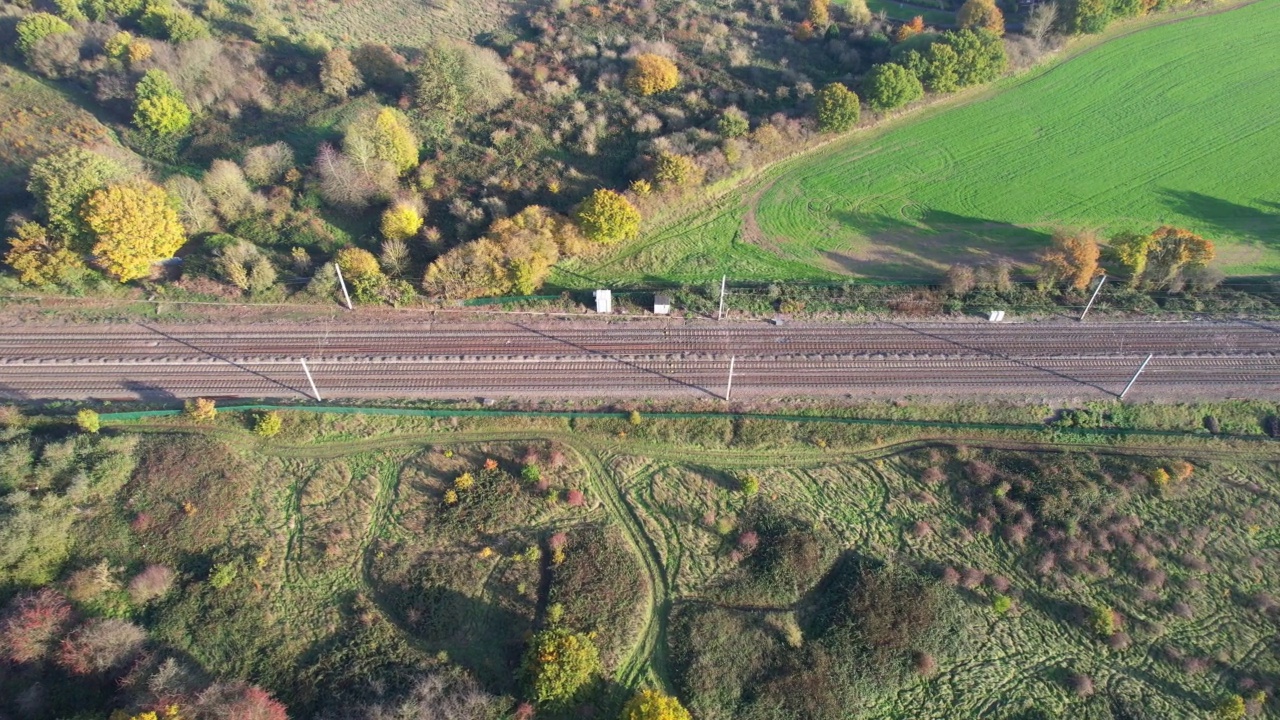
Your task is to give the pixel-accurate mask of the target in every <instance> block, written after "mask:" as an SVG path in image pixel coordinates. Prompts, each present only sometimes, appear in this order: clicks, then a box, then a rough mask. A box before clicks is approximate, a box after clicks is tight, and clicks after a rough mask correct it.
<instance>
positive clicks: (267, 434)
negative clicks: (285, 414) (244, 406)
mask: <svg viewBox="0 0 1280 720" xmlns="http://www.w3.org/2000/svg"><path fill="white" fill-rule="evenodd" d="M283 427H284V420H283V418H281V417H280V413H278V412H275V411H274V410H273V411H269V412H264V413H259V414H258V415H257V416H255V417H254V420H253V432H254V434H256V435H258V436H259V437H264V438H273V437H275V436H276V435H279V434H280V430H281V428H283Z"/></svg>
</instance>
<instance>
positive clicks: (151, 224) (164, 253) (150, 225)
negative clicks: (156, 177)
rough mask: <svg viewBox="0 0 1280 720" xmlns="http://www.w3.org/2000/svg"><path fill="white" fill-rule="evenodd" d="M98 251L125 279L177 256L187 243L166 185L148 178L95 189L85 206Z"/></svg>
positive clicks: (107, 265) (107, 266) (114, 274)
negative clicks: (169, 198) (153, 182)
mask: <svg viewBox="0 0 1280 720" xmlns="http://www.w3.org/2000/svg"><path fill="white" fill-rule="evenodd" d="M84 221H85V225H87V226H88V228H89V231H90V232H91V233H93V236H94V240H95V242H94V244H93V254H94V256H95V257H97V259H98V262H99V263H101V265H102V267H103V269H104V270H106V271H107V274H108V275H110V276H112V277H114V278H116V279H117V280H119V281H120V282H128V281H130V280H136V279H137V278H140V277H146V276H147V275H148V274H150V272H151V265H152V263H154V262H156V261H157V260H164V259H166V258H171V257H173V254H174V253H175V252H177V251H178V248H180V247H182V244H183V243H185V242H186V241H187V236H186V234H185V233H184V231H183V229H182V222H181V221H180V220H179V219H178V213H177V211H176V210H174V209H173V207H172V206H171V205H170V204H169V201H168V196H167V195H166V194H165V191H164V189H163V188H161V187H160V186H158V185H154V184H152V183H147V182H138V183H118V184H114V185H108V186H107V187H105V188H102V189H101V190H96V191H94V193H93V194H92V195H90V196H89V199H88V200H87V201H85V205H84Z"/></svg>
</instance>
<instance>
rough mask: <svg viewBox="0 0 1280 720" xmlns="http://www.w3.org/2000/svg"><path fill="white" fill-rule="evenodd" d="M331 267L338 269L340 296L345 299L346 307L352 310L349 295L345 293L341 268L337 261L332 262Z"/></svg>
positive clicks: (345, 288)
mask: <svg viewBox="0 0 1280 720" xmlns="http://www.w3.org/2000/svg"><path fill="white" fill-rule="evenodd" d="M333 269H334V270H337V271H338V284H339V285H341V286H342V297H343V299H344V300H346V301H347V309H348V310H354V309H355V308H353V307H351V296H350V295H348V294H347V283H346V281H345V280H343V279H342V268H340V267H338V263H334V264H333Z"/></svg>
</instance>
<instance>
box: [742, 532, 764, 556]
mask: <svg viewBox="0 0 1280 720" xmlns="http://www.w3.org/2000/svg"><path fill="white" fill-rule="evenodd" d="M757 547H760V535H759V534H757V533H756V531H755V530H748V531H746V532H744V533H742V534H741V535H739V536H738V548H739V549H740V550H742V552H744V553H750V552H752V551H754V550H755V549H756V548H757Z"/></svg>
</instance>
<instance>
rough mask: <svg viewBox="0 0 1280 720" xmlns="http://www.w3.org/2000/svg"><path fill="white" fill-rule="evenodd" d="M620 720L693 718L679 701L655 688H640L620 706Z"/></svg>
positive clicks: (685, 719) (678, 719) (677, 719)
mask: <svg viewBox="0 0 1280 720" xmlns="http://www.w3.org/2000/svg"><path fill="white" fill-rule="evenodd" d="M622 720H693V717H692V716H691V715H690V714H689V711H688V710H686V709H684V706H683V705H681V704H680V701H679V700H678V699H676V698H673V697H671V696H670V695H664V694H662V693H661V692H659V691H657V690H641V691H640V692H638V693H636V694H635V695H634V696H632V698H631V699H630V700H628V701H627V704H626V706H625V707H623V708H622Z"/></svg>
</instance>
